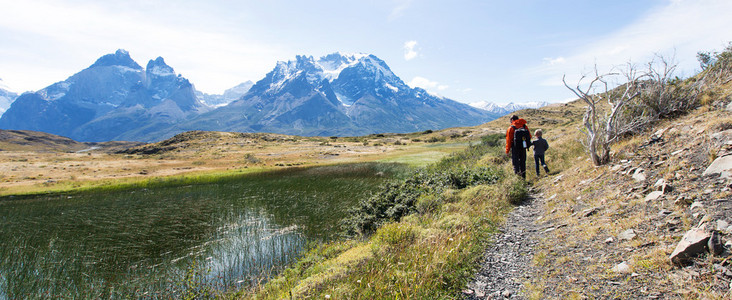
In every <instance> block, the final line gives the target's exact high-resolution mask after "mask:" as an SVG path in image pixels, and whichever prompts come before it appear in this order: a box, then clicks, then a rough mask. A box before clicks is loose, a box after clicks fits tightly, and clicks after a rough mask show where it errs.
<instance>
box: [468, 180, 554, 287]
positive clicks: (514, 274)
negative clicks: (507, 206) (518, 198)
mask: <svg viewBox="0 0 732 300" xmlns="http://www.w3.org/2000/svg"><path fill="white" fill-rule="evenodd" d="M534 192H535V191H531V195H532V196H530V198H529V199H527V200H526V201H524V203H522V204H521V205H519V206H516V207H515V208H514V210H513V211H511V213H509V215H508V216H507V218H506V223H505V224H504V225H503V226H502V227H501V229H500V230H499V232H497V233H496V235H495V240H494V242H493V243H492V244H491V246H489V247H488V248H487V249H486V250H485V253H484V254H483V261H482V262H481V267H480V270H479V271H478V272H477V273H476V274H475V276H474V278H473V280H472V281H471V282H470V283H469V284H468V286H467V287H466V288H465V289H464V290H463V295H462V298H463V299H504V298H511V299H526V297H525V295H523V294H522V283H523V282H525V281H526V279H527V278H529V276H531V274H532V273H533V272H532V271H531V268H532V266H531V259H532V257H533V256H534V246H535V245H536V243H537V240H538V238H539V236H540V235H541V234H542V233H543V232H544V229H543V226H542V225H540V224H539V222H540V220H538V218H539V216H541V204H542V203H543V198H542V197H543V196H542V195H541V194H534Z"/></svg>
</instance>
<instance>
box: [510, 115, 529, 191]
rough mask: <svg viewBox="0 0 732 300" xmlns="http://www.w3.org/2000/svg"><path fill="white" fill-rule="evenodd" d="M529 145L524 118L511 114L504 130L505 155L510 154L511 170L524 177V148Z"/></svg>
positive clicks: (527, 128)
mask: <svg viewBox="0 0 732 300" xmlns="http://www.w3.org/2000/svg"><path fill="white" fill-rule="evenodd" d="M529 146H531V132H530V131H529V127H527V126H526V120H524V119H519V117H518V116H516V115H513V116H511V126H509V127H508V130H507V131H506V155H510V156H511V163H512V164H513V172H514V173H516V175H519V176H521V177H522V178H523V179H526V149H527V148H528V147H529Z"/></svg>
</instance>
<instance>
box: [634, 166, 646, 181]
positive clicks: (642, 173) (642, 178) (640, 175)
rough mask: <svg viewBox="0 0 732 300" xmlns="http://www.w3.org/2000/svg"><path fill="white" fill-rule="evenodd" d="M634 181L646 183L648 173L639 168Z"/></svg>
mask: <svg viewBox="0 0 732 300" xmlns="http://www.w3.org/2000/svg"><path fill="white" fill-rule="evenodd" d="M633 180H635V181H639V182H643V181H646V172H645V171H644V170H643V169H642V168H638V169H636V170H635V172H634V173H633Z"/></svg>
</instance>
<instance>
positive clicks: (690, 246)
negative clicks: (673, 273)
mask: <svg viewBox="0 0 732 300" xmlns="http://www.w3.org/2000/svg"><path fill="white" fill-rule="evenodd" d="M709 238H710V234H709V232H707V231H706V230H704V229H701V228H695V229H692V230H689V231H687V232H686V234H684V237H683V238H682V239H681V241H680V242H679V244H678V245H676V249H675V250H674V252H673V253H671V256H669V259H671V262H673V263H675V264H683V263H685V262H687V261H688V260H689V259H690V258H692V257H694V256H697V255H698V254H700V253H702V252H704V251H705V250H706V248H707V242H709Z"/></svg>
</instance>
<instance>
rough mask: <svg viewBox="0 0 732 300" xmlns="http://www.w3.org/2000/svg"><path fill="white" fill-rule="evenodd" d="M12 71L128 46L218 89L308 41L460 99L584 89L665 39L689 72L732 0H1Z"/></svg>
mask: <svg viewBox="0 0 732 300" xmlns="http://www.w3.org/2000/svg"><path fill="white" fill-rule="evenodd" d="M0 8H1V10H0V79H2V82H1V84H3V85H5V86H7V87H8V88H9V89H10V90H12V91H15V92H23V91H30V90H33V91H35V90H39V89H42V88H44V87H46V86H48V85H50V84H52V83H54V82H57V81H61V80H64V79H66V78H67V77H69V76H71V75H73V74H74V73H76V72H78V71H80V70H82V69H84V68H86V67H88V66H89V65H91V64H92V63H93V62H94V61H95V60H96V59H97V58H98V57H100V56H102V55H104V54H108V53H113V52H114V51H115V50H117V49H120V48H121V49H126V50H128V51H129V52H130V54H131V56H132V58H133V59H135V60H136V61H137V62H138V63H139V64H140V65H142V66H144V65H145V64H147V61H148V60H150V59H155V58H156V57H158V56H162V57H163V58H165V60H166V62H167V63H168V64H169V65H171V66H172V67H173V68H175V71H176V72H177V73H180V74H182V75H183V76H184V77H186V78H188V79H189V80H190V81H191V82H192V83H193V84H194V85H196V88H197V89H199V90H201V91H203V92H206V93H222V92H223V91H224V90H225V89H227V88H230V87H233V86H235V85H237V84H238V83H240V82H243V81H246V80H252V81H255V82H256V81H258V80H260V79H262V78H263V77H264V75H265V74H266V73H267V72H269V71H271V70H272V69H273V68H274V66H275V64H276V62H277V61H287V60H292V59H294V57H295V55H312V56H315V57H320V56H323V55H326V54H329V53H333V52H337V51H340V52H345V53H351V52H363V53H371V54H374V55H376V56H378V57H379V58H381V59H382V60H384V61H385V62H386V63H387V64H388V65H389V66H390V67H391V69H392V71H394V73H395V74H397V75H398V76H400V77H401V78H402V79H403V80H404V81H405V82H407V83H408V84H409V85H411V86H420V87H423V88H426V89H427V90H429V91H431V92H433V93H436V94H440V95H442V96H445V97H448V98H451V99H454V100H457V101H460V102H466V103H471V102H479V101H490V102H496V103H506V102H527V101H549V102H559V101H565V100H568V99H570V98H572V96H573V95H572V94H571V92H569V91H568V90H567V89H566V88H565V87H564V86H563V85H562V82H561V78H562V75H564V74H567V77H568V78H569V81H570V82H573V80H574V81H576V79H577V78H579V76H580V75H581V74H583V73H586V72H588V71H590V70H591V68H592V66H593V65H595V64H597V66H598V68H599V69H600V70H601V71H603V70H609V69H610V68H611V67H612V66H613V65H621V64H624V63H627V62H628V61H631V62H633V63H638V64H643V63H645V62H647V61H649V60H650V58H651V56H652V55H653V54H654V53H660V54H663V55H666V56H672V55H673V56H674V57H675V61H676V62H677V63H678V65H679V71H678V72H677V75H680V76H689V75H692V74H694V73H695V72H696V71H698V69H699V66H698V63H697V61H696V57H695V54H696V53H697V52H698V51H719V50H722V49H723V48H724V46H725V45H727V43H728V42H729V41H732V18H730V17H729V14H730V12H731V11H732V1H729V0H633V1H630V0H628V1H625V0H615V1H594V0H587V1H581V0H575V1H564V0H553V1H548V0H547V1H540V0H515V1H508V0H507V1H488V0H482V1H467V0H455V1H438V0H430V1H427V0H424V1H423V0H370V1H355V0H339V1H335V0H334V1H331V0H327V1H285V0H271V1H235V0H207V1H192V0H191V1H189V0H177V1H162V0H131V1H92V0H56V1H52V0H23V1H18V0H0Z"/></svg>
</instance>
